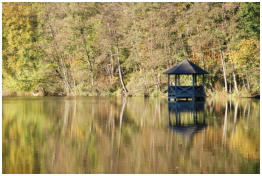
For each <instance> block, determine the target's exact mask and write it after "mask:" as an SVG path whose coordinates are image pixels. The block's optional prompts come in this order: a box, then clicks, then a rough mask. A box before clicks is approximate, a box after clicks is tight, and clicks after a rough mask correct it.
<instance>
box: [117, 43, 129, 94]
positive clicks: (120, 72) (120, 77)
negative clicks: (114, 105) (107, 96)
mask: <svg viewBox="0 0 262 176" xmlns="http://www.w3.org/2000/svg"><path fill="white" fill-rule="evenodd" d="M117 63H118V73H119V79H120V82H121V85H122V88H123V90H124V93H127V92H128V91H127V89H126V86H125V83H124V80H123V76H122V70H121V66H120V58H119V51H118V47H117Z"/></svg>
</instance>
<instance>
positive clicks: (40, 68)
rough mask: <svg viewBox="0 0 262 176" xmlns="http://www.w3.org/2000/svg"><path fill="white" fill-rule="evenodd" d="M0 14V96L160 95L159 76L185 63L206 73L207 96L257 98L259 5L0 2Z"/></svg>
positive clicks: (163, 78) (161, 82)
mask: <svg viewBox="0 0 262 176" xmlns="http://www.w3.org/2000/svg"><path fill="white" fill-rule="evenodd" d="M2 11H3V15H2V16H3V33H2V34H3V35H2V36H3V38H2V41H3V55H2V59H3V60H2V61H3V62H2V65H3V68H2V71H3V91H4V92H15V93H18V94H19V93H26V92H27V93H30V94H31V93H33V92H40V93H41V94H44V95H72V96H75V95H89V96H91V95H119V94H121V93H123V92H124V93H128V94H130V95H161V94H164V93H165V92H166V91H167V76H166V75H164V74H163V72H164V71H166V70H167V69H169V68H170V67H172V66H173V65H175V64H176V63H178V62H180V61H182V60H183V59H190V60H191V61H192V62H194V63H196V64H198V65H199V66H201V67H202V68H204V69H205V70H207V71H208V72H209V75H207V78H206V85H207V87H206V88H207V92H208V94H210V93H214V92H221V91H226V92H228V93H233V94H237V93H238V94H240V93H241V92H245V93H248V94H253V95H254V94H259V82H260V81H259V68H260V67H259V60H260V59H259V47H260V45H259V34H260V4H259V3H253V2H252V3H251V2H249V3H3V10H2ZM14 12H15V13H14ZM183 81H184V82H185V81H188V80H182V84H183Z"/></svg>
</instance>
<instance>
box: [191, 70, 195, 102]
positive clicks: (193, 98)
mask: <svg viewBox="0 0 262 176" xmlns="http://www.w3.org/2000/svg"><path fill="white" fill-rule="evenodd" d="M192 77H193V97H192V100H193V101H195V75H194V74H193V75H192Z"/></svg>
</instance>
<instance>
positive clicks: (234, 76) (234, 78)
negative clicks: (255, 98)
mask: <svg viewBox="0 0 262 176" xmlns="http://www.w3.org/2000/svg"><path fill="white" fill-rule="evenodd" d="M233 80H234V87H235V90H236V92H237V93H238V88H237V80H236V75H235V71H233Z"/></svg>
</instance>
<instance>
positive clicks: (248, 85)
mask: <svg viewBox="0 0 262 176" xmlns="http://www.w3.org/2000/svg"><path fill="white" fill-rule="evenodd" d="M246 81H247V89H248V90H250V84H249V80H248V76H247V74H246Z"/></svg>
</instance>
